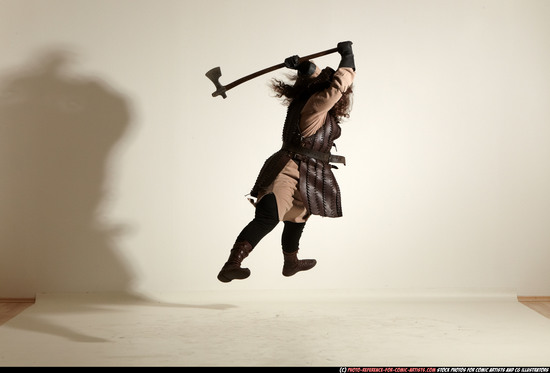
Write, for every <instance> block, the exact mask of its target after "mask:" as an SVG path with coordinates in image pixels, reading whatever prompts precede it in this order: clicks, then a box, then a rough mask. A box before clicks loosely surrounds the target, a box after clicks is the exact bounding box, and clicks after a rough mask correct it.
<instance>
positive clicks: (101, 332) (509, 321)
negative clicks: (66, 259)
mask: <svg viewBox="0 0 550 373" xmlns="http://www.w3.org/2000/svg"><path fill="white" fill-rule="evenodd" d="M0 366H4V367H7V366H75V367H76V366H94V367H102V366H103V367H104V366H180V367H192V366H200V367H204V366H208V367H216V366H218V367H219V366H225V367H229V366H243V367H244V366H257V367H269V366H296V367H305V366H318V367H340V366H347V367H351V366H354V367H375V366H378V367H388V366H391V367H396V366H400V367H414V366H418V367H420V366H422V367H430V366H431V367H465V366H468V367H473V366H476V367H479V366H491V367H503V366H507V367H511V366H514V367H525V366H530V367H547V366H550V319H548V318H546V317H544V316H542V315H540V314H538V313H537V312H535V311H533V310H531V309H529V308H528V307H526V306H524V305H522V304H520V303H519V302H518V301H517V300H516V298H515V295H514V296H489V297H483V296H476V297H472V298H468V297H424V298H412V297H405V298H398V297H372V296H367V295H365V294H363V293H361V292H342V291H324V292H323V291H305V290H304V291H294V292H288V291H284V292H283V291H262V292H258V291H244V292H236V291H227V292H204V293H199V292H197V293H189V294H180V295H178V296H175V297H173V298H171V299H170V301H166V300H164V301H162V302H159V301H158V300H157V301H154V300H145V299H144V298H142V297H137V296H132V295H127V294H125V295H123V294H112V293H107V294H40V295H38V296H37V299H36V303H35V304H34V305H33V306H31V307H29V308H27V309H26V310H24V311H23V312H22V313H20V314H19V315H17V316H16V317H14V318H13V319H11V320H10V321H8V322H7V323H6V324H4V325H2V326H0Z"/></svg>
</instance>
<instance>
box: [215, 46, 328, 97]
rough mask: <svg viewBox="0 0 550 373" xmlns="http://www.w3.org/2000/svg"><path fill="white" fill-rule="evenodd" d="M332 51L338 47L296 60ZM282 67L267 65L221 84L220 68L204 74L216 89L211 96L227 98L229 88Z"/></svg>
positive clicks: (303, 59)
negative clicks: (226, 83)
mask: <svg viewBox="0 0 550 373" xmlns="http://www.w3.org/2000/svg"><path fill="white" fill-rule="evenodd" d="M334 52H338V48H332V49H328V50H326V51H323V52H319V53H314V54H310V55H309V56H304V57H300V59H299V60H298V61H299V62H302V61H307V60H310V59H312V58H317V57H321V56H326V55H327V54H331V53H334ZM282 67H285V64H284V63H280V64H278V65H274V66H271V67H268V68H266V69H263V70H260V71H256V72H255V73H253V74H250V75H247V76H245V77H242V78H240V79H237V80H235V81H234V82H232V83H229V84H228V85H222V84H221V83H220V77H221V76H222V70H221V69H220V67H219V66H218V67H214V68H213V69H211V70H209V71H208V72H207V73H206V74H205V75H206V76H207V77H208V79H210V80H211V81H212V83H214V85H215V86H216V91H215V92H214V93H212V97H216V96H222V97H223V98H227V95H226V94H225V92H227V91H229V90H230V89H231V88H235V87H236V86H238V85H239V84H242V83H244V82H246V81H248V80H250V79H254V78H257V77H258V76H260V75H264V74H267V73H269V72H271V71H274V70H277V69H280V68H282Z"/></svg>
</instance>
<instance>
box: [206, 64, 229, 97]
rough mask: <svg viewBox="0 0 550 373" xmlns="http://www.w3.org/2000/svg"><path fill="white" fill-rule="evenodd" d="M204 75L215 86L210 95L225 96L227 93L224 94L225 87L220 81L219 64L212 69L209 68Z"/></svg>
mask: <svg viewBox="0 0 550 373" xmlns="http://www.w3.org/2000/svg"><path fill="white" fill-rule="evenodd" d="M205 75H206V77H207V78H208V79H210V80H211V81H212V83H214V85H215V86H216V91H215V92H214V93H212V97H216V96H218V95H221V96H222V97H223V98H227V95H226V94H225V91H226V89H225V87H224V86H223V85H222V84H221V83H220V77H221V76H222V70H221V69H220V68H219V66H218V67H214V68H213V69H210V70H209V71H208V72H207V73H206V74H205Z"/></svg>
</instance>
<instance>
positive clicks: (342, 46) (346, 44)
mask: <svg viewBox="0 0 550 373" xmlns="http://www.w3.org/2000/svg"><path fill="white" fill-rule="evenodd" d="M352 44H353V43H352V42H351V41H342V42H340V43H338V46H337V48H338V53H340V56H342V59H341V60H340V65H338V67H351V68H352V69H353V71H355V59H354V57H353V49H352V47H351V45H352Z"/></svg>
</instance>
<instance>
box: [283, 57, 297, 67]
mask: <svg viewBox="0 0 550 373" xmlns="http://www.w3.org/2000/svg"><path fill="white" fill-rule="evenodd" d="M299 60H300V57H298V56H290V57H288V58H286V59H285V66H286V67H288V68H289V69H292V70H296V69H297V68H298V61H299Z"/></svg>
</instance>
